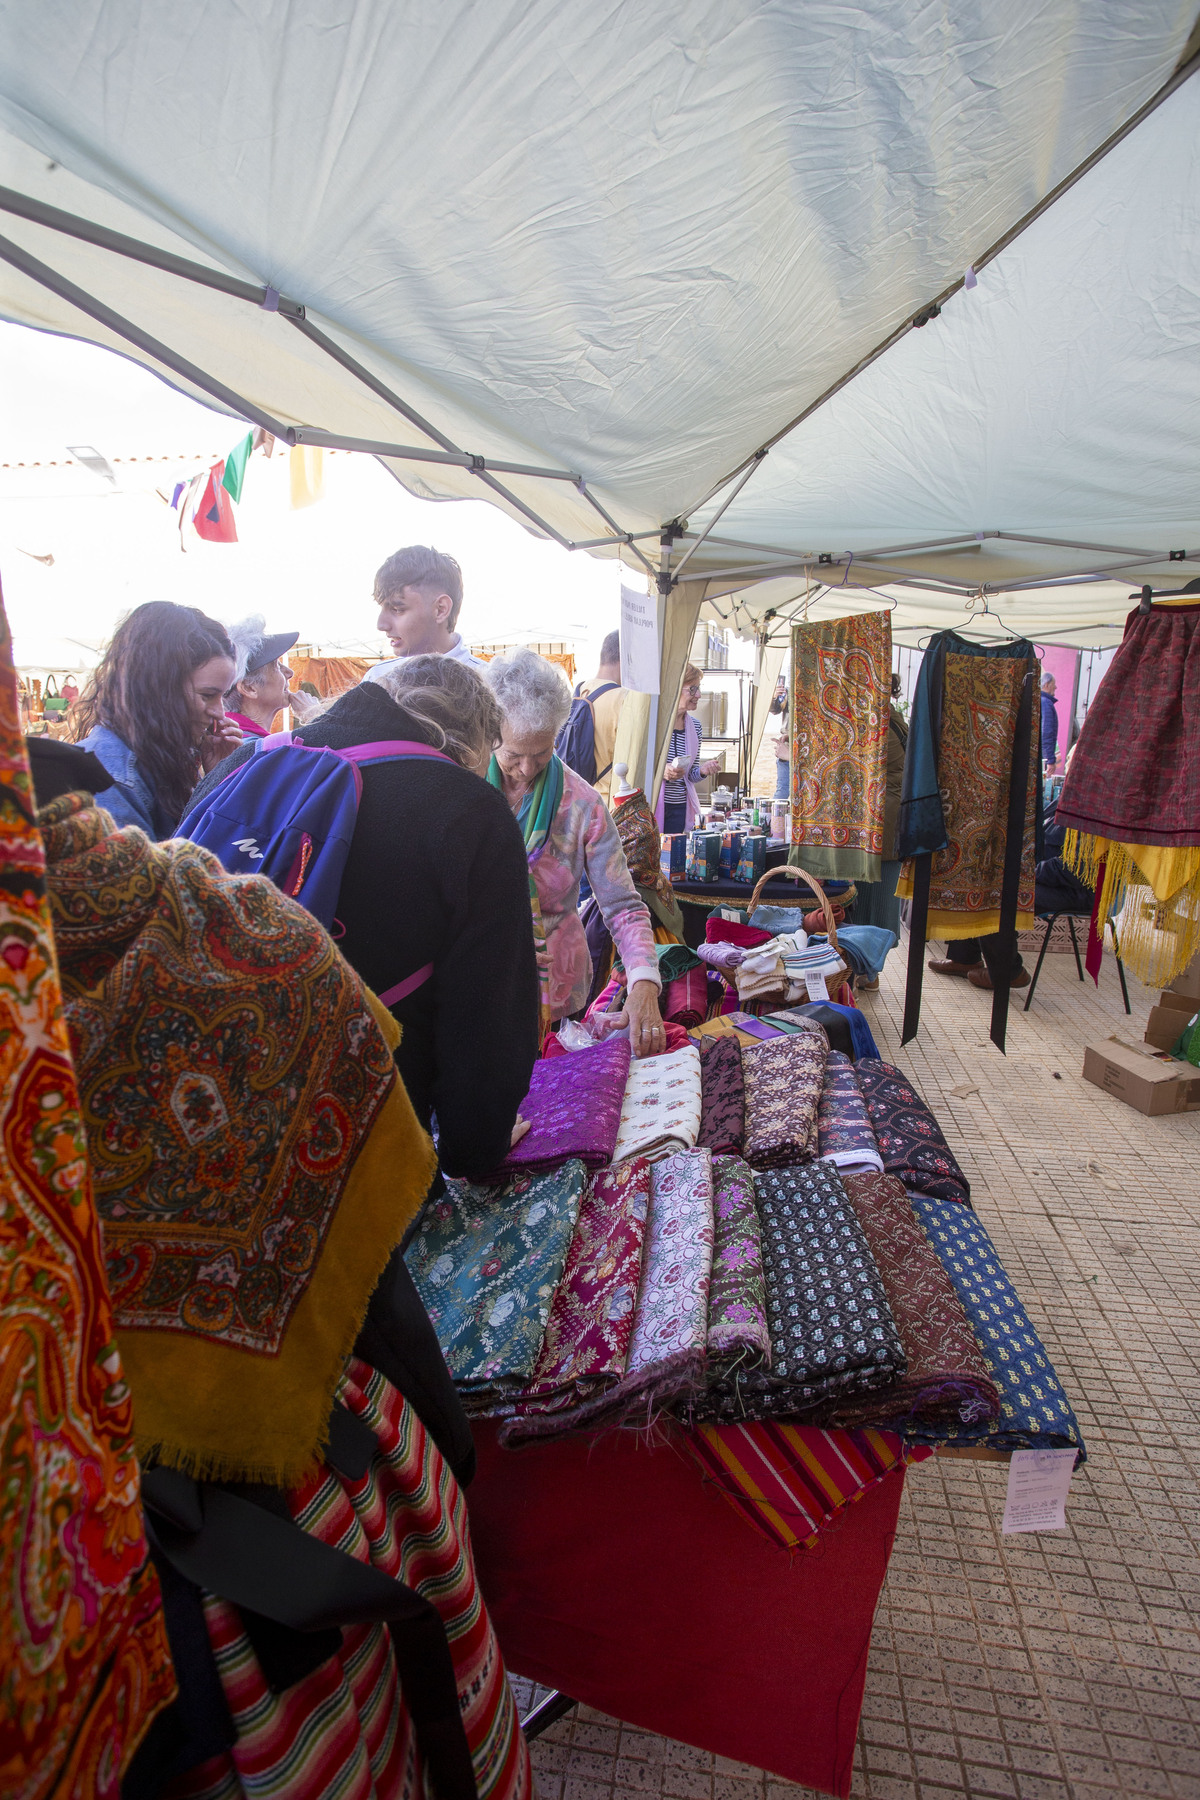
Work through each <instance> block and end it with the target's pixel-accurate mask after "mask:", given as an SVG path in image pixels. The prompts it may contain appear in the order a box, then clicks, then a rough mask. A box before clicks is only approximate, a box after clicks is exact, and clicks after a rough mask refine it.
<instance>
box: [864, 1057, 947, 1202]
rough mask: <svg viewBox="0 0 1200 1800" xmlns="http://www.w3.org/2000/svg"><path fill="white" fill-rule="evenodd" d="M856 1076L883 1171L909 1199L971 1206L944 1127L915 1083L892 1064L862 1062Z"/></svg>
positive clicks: (870, 1061)
mask: <svg viewBox="0 0 1200 1800" xmlns="http://www.w3.org/2000/svg"><path fill="white" fill-rule="evenodd" d="M854 1074H855V1077H856V1079H857V1081H858V1085H859V1087H860V1089H861V1090H862V1096H863V1099H864V1100H865V1101H866V1103H867V1115H868V1117H869V1118H870V1121H871V1129H872V1130H873V1131H874V1133H875V1142H876V1143H877V1144H878V1145H879V1154H880V1156H882V1158H883V1167H884V1170H885V1172H886V1173H887V1174H888V1175H896V1176H898V1177H899V1179H900V1180H901V1181H902V1182H903V1183H904V1185H905V1187H906V1188H907V1189H908V1191H909V1193H911V1194H927V1195H928V1196H929V1198H930V1199H931V1200H956V1201H959V1202H961V1204H962V1205H964V1206H970V1204H971V1184H970V1182H969V1181H968V1180H967V1178H966V1176H965V1175H964V1174H963V1172H962V1170H961V1169H960V1168H959V1166H958V1163H957V1162H956V1160H955V1157H954V1153H953V1151H952V1150H951V1149H950V1146H949V1144H948V1143H947V1142H946V1140H945V1138H944V1137H943V1136H942V1128H941V1126H940V1125H939V1124H938V1122H937V1120H936V1119H935V1118H934V1116H933V1114H932V1113H931V1112H930V1110H929V1108H928V1107H927V1106H926V1104H925V1102H924V1100H922V1098H921V1096H920V1095H919V1094H918V1093H917V1090H916V1089H915V1088H914V1087H913V1085H912V1083H911V1082H910V1081H908V1080H907V1079H906V1077H905V1076H903V1075H902V1074H901V1073H900V1071H899V1069H894V1068H893V1067H892V1065H891V1064H890V1063H885V1062H880V1061H878V1060H876V1059H875V1058H873V1057H866V1056H864V1057H860V1058H859V1060H858V1061H857V1062H856V1063H855V1065H854Z"/></svg>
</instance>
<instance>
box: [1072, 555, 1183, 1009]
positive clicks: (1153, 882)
mask: <svg viewBox="0 0 1200 1800" xmlns="http://www.w3.org/2000/svg"><path fill="white" fill-rule="evenodd" d="M1184 594H1185V595H1186V598H1183V597H1181V598H1180V600H1179V601H1177V602H1176V601H1172V600H1169V599H1168V600H1165V601H1164V600H1160V601H1159V602H1158V604H1156V605H1155V606H1153V607H1151V608H1150V609H1149V610H1148V611H1145V612H1143V611H1142V610H1141V608H1138V609H1137V610H1136V611H1134V612H1131V613H1130V615H1129V617H1128V618H1127V619H1126V621H1125V635H1124V637H1123V638H1122V640H1121V645H1120V648H1119V649H1118V651H1117V654H1116V655H1115V656H1114V658H1113V660H1112V663H1111V664H1110V666H1109V668H1108V669H1107V670H1106V672H1105V675H1104V679H1103V681H1102V682H1101V683H1100V686H1099V688H1098V689H1097V690H1096V697H1095V699H1094V700H1093V701H1092V704H1091V706H1090V707H1089V708H1088V715H1087V718H1086V719H1085V720H1084V722H1083V729H1082V731H1081V732H1080V734H1079V742H1078V743H1077V744H1076V746H1075V752H1074V755H1073V756H1072V758H1071V766H1070V768H1069V769H1068V771H1067V778H1066V780H1065V782H1064V783H1063V791H1062V795H1061V797H1060V799H1059V802H1058V811H1057V814H1056V820H1057V823H1058V824H1060V825H1065V826H1067V827H1068V830H1067V839H1066V843H1065V845H1064V847H1063V859H1064V861H1065V862H1066V863H1067V864H1068V865H1069V866H1070V867H1071V868H1073V869H1074V870H1075V871H1076V872H1077V874H1078V875H1079V876H1080V878H1081V879H1082V880H1084V881H1086V882H1087V884H1088V885H1089V886H1090V887H1094V888H1095V890H1096V907H1095V911H1094V914H1093V922H1092V932H1091V940H1092V941H1091V942H1089V946H1088V968H1089V969H1090V970H1091V971H1092V973H1093V975H1095V974H1097V973H1098V971H1099V950H1100V945H1101V944H1102V943H1103V938H1104V921H1105V920H1106V919H1107V918H1108V916H1109V913H1110V912H1111V911H1112V909H1113V906H1114V905H1115V904H1116V903H1117V901H1118V900H1119V899H1120V897H1121V892H1122V889H1124V888H1133V889H1134V890H1135V892H1134V893H1133V894H1132V895H1130V896H1129V899H1128V900H1127V901H1126V904H1125V909H1124V913H1123V916H1122V920H1121V955H1122V958H1123V959H1124V961H1125V963H1126V965H1127V967H1129V968H1130V969H1132V970H1133V972H1134V974H1135V975H1137V976H1138V977H1139V979H1140V980H1142V981H1144V982H1145V983H1146V984H1147V986H1148V987H1165V986H1166V985H1167V984H1168V983H1169V982H1172V981H1174V980H1175V978H1176V976H1178V975H1181V974H1182V973H1183V971H1184V969H1186V968H1187V966H1188V964H1189V963H1190V962H1191V961H1192V958H1193V957H1194V956H1195V955H1196V953H1197V951H1198V950H1200V759H1198V758H1197V755H1196V746H1197V744H1198V743H1200V598H1198V597H1197V596H1196V595H1194V594H1189V593H1188V592H1187V590H1186V589H1185V590H1184ZM1137 889H1141V893H1140V894H1139V893H1137V892H1136V890H1137Z"/></svg>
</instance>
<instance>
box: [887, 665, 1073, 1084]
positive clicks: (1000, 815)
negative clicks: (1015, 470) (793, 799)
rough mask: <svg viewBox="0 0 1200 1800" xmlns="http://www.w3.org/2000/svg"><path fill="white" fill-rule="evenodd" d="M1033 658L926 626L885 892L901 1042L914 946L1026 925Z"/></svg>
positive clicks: (1030, 889)
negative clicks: (903, 915)
mask: <svg viewBox="0 0 1200 1800" xmlns="http://www.w3.org/2000/svg"><path fill="white" fill-rule="evenodd" d="M1037 670H1038V661H1037V653H1036V651H1035V650H1034V647H1033V645H1032V644H1031V643H1029V642H1028V641H1027V640H1026V639H1025V638H1014V639H1013V640H1012V641H1011V642H1010V643H1006V644H976V643H972V642H971V640H970V639H969V638H965V637H961V636H960V635H959V633H958V632H955V631H942V632H938V633H937V635H936V636H935V637H934V638H933V640H932V642H931V643H930V645H929V648H928V650H927V651H926V652H925V657H924V660H923V662H922V664H921V672H920V674H919V675H918V677H917V686H916V691H915V692H914V695H913V704H912V716H911V719H910V723H909V736H908V748H907V752H906V755H905V760H904V785H903V788H902V790H901V797H900V816H899V821H898V824H897V827H896V855H897V856H898V857H900V858H901V859H903V860H904V861H905V862H906V864H907V867H906V868H905V869H904V870H903V871H902V873H901V877H900V880H899V882H898V883H897V887H896V892H897V894H899V895H900V896H901V898H904V899H911V901H912V919H911V923H910V938H909V952H908V986H907V991H906V994H905V1002H904V1032H903V1039H902V1041H903V1042H904V1043H906V1044H907V1043H908V1041H909V1040H910V1038H913V1037H915V1036H916V1032H917V1026H918V1023H919V1021H920V1012H921V982H922V976H923V973H924V966H925V941H926V938H927V937H929V936H930V935H932V936H934V937H939V938H965V937H985V936H991V935H992V934H993V933H995V932H999V933H1000V934H1001V935H1002V937H1003V938H1004V939H1005V945H1004V946H1003V948H1002V954H1001V958H1000V962H1001V966H1003V967H1007V966H1008V963H1009V961H1010V960H1011V959H1010V957H1008V956H1007V955H1006V954H1005V951H1006V950H1009V949H1011V947H1012V944H1013V942H1014V939H1015V934H1016V932H1017V931H1019V930H1027V929H1029V928H1030V927H1031V926H1032V924H1033V903H1034V864H1035V862H1036V859H1037V855H1038V854H1039V851H1040V844H1039V838H1040V826H1041V808H1040V806H1039V804H1038V801H1039V783H1038V773H1039V768H1040V764H1039V760H1038V750H1039V745H1038V741H1037V734H1036V732H1034V731H1033V729H1032V718H1033V694H1034V691H1035V689H1036V684H1037ZM1008 994H1009V984H1008V981H1007V979H1002V980H1001V981H998V982H997V984H996V989H995V993H994V996H993V1000H992V1024H991V1039H992V1042H993V1043H994V1044H995V1045H996V1047H997V1049H999V1050H1003V1048H1004V1037H1005V1027H1006V1023H1007V1019H1008Z"/></svg>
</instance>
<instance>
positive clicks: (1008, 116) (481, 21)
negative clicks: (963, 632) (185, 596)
mask: <svg viewBox="0 0 1200 1800" xmlns="http://www.w3.org/2000/svg"><path fill="white" fill-rule="evenodd" d="M1194 9H1195V0H1073V3H1072V4H1070V5H1059V6H1046V5H1045V4H1044V0H1007V3H1006V4H1004V5H1003V6H1001V5H1000V4H999V0H974V3H973V4H970V5H963V6H960V7H955V8H952V9H949V10H947V9H936V8H929V7H927V6H925V5H924V4H922V3H921V0H873V3H872V4H871V5H869V6H868V5H863V6H861V7H857V8H856V7H840V8H817V7H812V6H807V5H802V4H800V3H799V0H720V3H717V4H714V0H677V3H675V4H672V5H671V6H670V7H668V6H666V5H665V4H663V3H662V0H650V3H649V4H643V5H640V6H634V5H630V4H628V0H496V3H495V4H493V5H489V6H487V7H480V6H477V5H472V4H470V3H469V0H445V3H444V4H442V5H440V6H437V7H430V6H421V5H417V4H408V3H406V4H402V5H396V4H393V3H392V0H355V3H353V4H348V5H346V6H344V7H343V8H341V9H339V16H338V17H337V18H336V19H334V20H333V22H332V23H331V18H330V14H329V11H328V9H327V8H325V7H323V6H321V5H319V4H318V0H295V4H292V5H289V6H288V7H285V8H280V7H276V6H271V5H269V4H268V0H249V4H245V5H241V6H238V7H233V6H228V7H221V6H219V5H218V6H210V7H208V8H206V9H204V11H203V13H202V14H199V15H195V16H194V17H193V16H190V15H189V16H188V17H186V18H185V19H184V20H183V23H182V24H181V22H180V17H179V16H178V15H177V14H176V13H174V12H172V11H170V10H164V9H158V10H157V11H156V10H155V9H149V10H148V9H146V8H145V7H144V6H141V5H139V4H137V3H136V0H83V3H82V4H81V3H80V0H41V4H39V5H38V6H37V7H28V6H22V5H20V4H18V3H17V0H2V4H0V17H2V18H3V20H4V32H5V42H6V49H7V52H8V54H7V57H6V61H5V66H4V69H3V70H2V71H0V127H2V131H0V179H2V180H3V182H4V183H5V184H6V191H5V192H4V193H3V194H0V228H2V231H3V236H2V237H0V259H2V260H0V313H2V314H3V315H4V316H6V317H8V318H10V319H14V320H17V321H19V322H21V323H24V324H27V325H34V326H38V327H41V328H43V329H47V330H52V331H58V332H64V333H68V334H72V335H77V336H83V337H87V338H90V339H92V340H93V341H94V342H97V343H101V344H105V345H108V346H110V347H113V348H118V349H120V350H122V351H124V352H125V353H126V354H130V355H133V356H136V357H137V358H138V359H139V360H141V361H143V362H144V363H146V364H147V366H149V367H151V368H154V369H156V370H157V371H159V372H160V373H163V374H165V375H166V376H167V378H168V379H169V380H171V381H173V382H174V383H175V384H176V385H178V386H179V387H181V388H182V389H183V390H184V391H185V392H188V393H190V394H192V395H194V396H196V397H199V398H204V399H207V400H209V401H210V402H212V403H215V404H217V405H219V406H222V407H224V408H225V409H226V410H228V411H229V412H231V413H233V414H235V415H237V416H240V417H243V418H247V419H251V420H254V421H256V422H258V423H261V424H263V425H265V426H266V427H267V428H268V429H271V430H274V431H275V432H276V433H277V434H278V435H281V436H284V437H285V438H289V439H290V440H291V441H293V442H298V443H305V444H321V443H326V444H328V443H334V444H339V445H343V446H345V447H353V448H361V449H364V450H369V451H372V452H375V453H377V454H380V455H382V456H384V457H385V459H386V461H387V464H388V466H389V467H390V468H391V469H392V470H393V472H394V473H396V474H397V475H398V476H399V478H400V479H402V480H403V481H405V483H406V484H407V485H408V486H410V487H411V489H412V490H413V491H414V492H416V493H420V494H423V495H426V496H429V497H433V498H452V497H456V496H461V495H465V494H471V495H475V496H481V497H490V498H492V499H494V500H495V501H496V503H497V504H500V505H502V506H504V507H505V508H506V509H508V510H509V511H510V512H513V513H514V514H515V515H516V516H518V517H521V518H522V519H524V521H525V522H526V523H528V524H529V525H530V526H531V528H533V529H535V530H538V531H541V532H544V533H547V534H549V535H551V536H554V537H557V538H558V539H559V540H560V541H563V542H567V543H570V544H572V545H579V546H587V547H589V548H593V549H595V550H596V551H597V552H599V553H608V554H620V556H621V557H622V560H623V561H625V562H626V563H628V564H629V565H630V567H631V568H632V569H638V570H640V571H641V574H642V575H643V577H645V576H646V575H657V576H659V578H660V585H661V587H662V589H664V590H665V597H664V634H663V635H664V655H663V685H664V688H665V689H669V688H671V687H672V685H673V682H674V681H676V680H677V678H678V669H679V666H680V664H681V662H682V658H683V656H684V655H685V654H686V649H687V644H688V642H689V641H690V636H691V628H692V625H693V623H694V621H695V618H696V614H697V610H698V608H699V607H700V605H701V604H702V603H703V602H704V601H705V600H707V601H709V603H710V604H715V605H717V606H719V607H720V608H721V610H722V611H727V612H730V613H731V614H732V615H733V616H735V617H736V618H737V619H738V621H739V622H741V623H746V622H748V621H752V620H753V619H755V618H756V617H757V618H761V616H762V615H763V614H764V613H765V612H766V611H768V610H771V609H772V608H773V609H774V610H775V612H776V615H777V616H779V614H780V612H781V610H782V607H784V606H786V605H787V603H788V602H789V601H790V602H792V603H794V602H795V601H796V600H797V599H798V598H799V597H800V596H802V595H804V594H806V593H809V594H811V590H812V586H813V583H814V580H819V581H823V582H826V583H829V584H831V587H832V584H835V583H836V584H844V585H842V586H841V587H840V588H839V590H838V592H837V593H836V594H833V593H830V594H827V595H826V596H824V598H823V599H819V600H818V603H817V604H818V606H819V607H821V608H822V609H824V608H825V607H826V606H827V605H829V604H834V603H835V604H836V606H837V607H839V608H840V607H843V606H844V605H845V604H846V599H847V596H848V594H849V591H850V589H851V588H855V587H858V586H862V585H865V586H868V587H871V588H878V587H880V586H881V585H886V587H887V588H888V589H889V590H891V591H893V592H895V593H896V595H897V597H898V598H899V609H898V612H897V623H901V622H903V621H906V622H907V623H909V624H910V625H911V626H912V628H913V630H914V631H916V630H919V628H920V627H921V626H922V625H924V627H925V628H926V629H928V628H929V626H930V624H931V623H933V622H934V621H935V620H936V622H939V623H940V622H944V620H945V617H946V615H947V614H950V615H953V616H954V617H955V618H956V619H960V620H961V619H962V618H963V617H964V616H965V612H964V608H965V607H966V606H967V605H970V606H971V607H972V608H974V609H976V610H978V609H979V608H980V607H981V606H982V605H983V604H984V603H985V602H986V603H987V605H988V606H989V608H990V609H991V611H992V612H993V613H995V612H997V611H998V612H999V613H1000V614H1001V615H1002V617H1003V619H1004V621H1005V622H1006V623H1007V624H1011V625H1013V626H1014V627H1017V628H1023V626H1024V624H1025V620H1026V618H1027V617H1034V616H1036V617H1037V620H1038V625H1037V629H1038V631H1039V635H1042V634H1043V623H1044V619H1045V617H1046V616H1047V615H1046V612H1045V609H1046V608H1048V607H1053V608H1054V609H1056V616H1057V617H1059V618H1061V619H1062V620H1063V621H1064V624H1063V629H1064V630H1071V629H1073V627H1072V626H1071V625H1070V624H1068V623H1066V621H1068V620H1072V619H1073V620H1074V621H1075V622H1076V623H1077V624H1085V623H1086V624H1089V625H1090V626H1092V627H1093V628H1098V626H1099V625H1100V624H1101V623H1102V622H1110V621H1112V620H1114V619H1115V618H1116V617H1117V616H1118V614H1119V612H1120V611H1122V610H1124V607H1125V606H1126V605H1127V602H1126V601H1125V600H1124V598H1123V595H1122V591H1121V588H1117V589H1114V588H1112V587H1111V585H1103V586H1101V583H1102V582H1103V581H1104V578H1109V577H1111V578H1113V579H1115V580H1116V581H1117V582H1119V583H1120V584H1122V587H1123V590H1124V593H1128V591H1129V584H1132V585H1133V586H1137V585H1140V584H1141V583H1142V582H1143V581H1151V582H1158V581H1161V580H1166V579H1170V578H1171V577H1172V576H1174V577H1176V578H1180V579H1186V578H1187V577H1188V576H1189V575H1190V574H1191V573H1192V571H1193V568H1194V567H1195V564H1196V562H1197V561H1200V483H1198V480H1197V477H1198V476H1200V466H1198V465H1200V452H1198V450H1197V433H1196V430H1195V419H1196V416H1197V414H1196V402H1197V400H1198V399H1200V357H1198V356H1197V354H1196V353H1197V349H1198V348H1200V181H1198V180H1197V176H1198V175H1200V167H1198V160H1200V159H1198V144H1200V130H1198V127H1200V83H1197V82H1196V81H1194V80H1191V79H1189V78H1188V77H1189V76H1190V73H1191V69H1192V66H1193V65H1192V64H1191V63H1187V62H1186V58H1187V56H1188V55H1190V54H1191V53H1192V51H1193V50H1194V48H1195V46H1194V45H1193V44H1189V31H1190V30H1191V28H1192V25H1193V20H1194ZM81 45H84V46H86V53H85V54H81V53H80V50H79V46H81ZM68 46H70V48H69V49H68V48H67V47H68ZM1181 58H1183V59H1185V62H1184V66H1183V67H1182V68H1180V62H1181ZM1114 139H1115V140H1116V141H1115V142H1114V141H1113V140H1114ZM1076 177H1078V179H1076ZM968 271H971V272H972V273H970V274H969V275H968V274H967V272H968ZM964 276H966V278H967V279H969V280H970V282H971V284H972V285H970V286H966V285H964ZM976 277H977V280H976ZM939 308H940V312H939V310H938V309H939ZM664 528H666V529H665V531H664ZM660 539H661V540H663V541H662V542H660ZM1176 558H1181V560H1182V566H1180V567H1176V566H1175V564H1174V562H1173V560H1172V559H1176ZM766 577H770V578H771V579H770V580H769V582H765V581H764V578H766ZM1084 578H1087V580H1086V582H1085V581H1084ZM1097 578H1100V580H1099V581H1098V579H1097ZM1039 582H1041V583H1047V582H1051V583H1053V584H1054V596H1053V598H1050V597H1047V598H1046V599H1045V600H1042V601H1039V600H1038V599H1037V597H1036V596H1037V593H1038V590H1037V589H1036V588H1033V587H1031V586H1030V585H1029V584H1031V583H1039ZM1075 583H1080V585H1079V586H1078V588H1077V589H1076V590H1075V591H1074V593H1073V595H1072V589H1073V585H1074V584H1075ZM1064 584H1065V585H1064ZM1085 589H1086V592H1085ZM1014 590H1015V591H1016V592H1017V594H1018V595H1019V598H1017V599H1015V600H1014V599H1013V598H1012V597H1011V596H1012V594H1013V592H1014ZM997 593H1003V594H1004V596H1005V599H1004V604H1003V605H1000V603H999V602H998V600H996V599H995V595H996V594H997ZM723 597H725V598H723ZM863 599H864V600H868V597H867V596H865V595H864V596H863ZM810 603H811V602H810ZM868 603H874V604H880V603H881V602H880V601H879V600H878V599H872V600H868ZM1039 607H1041V608H1042V609H1043V610H1042V611H1040V612H1039V610H1038V609H1039ZM1089 608H1090V609H1091V610H1090V612H1089V611H1088V609H1089Z"/></svg>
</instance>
